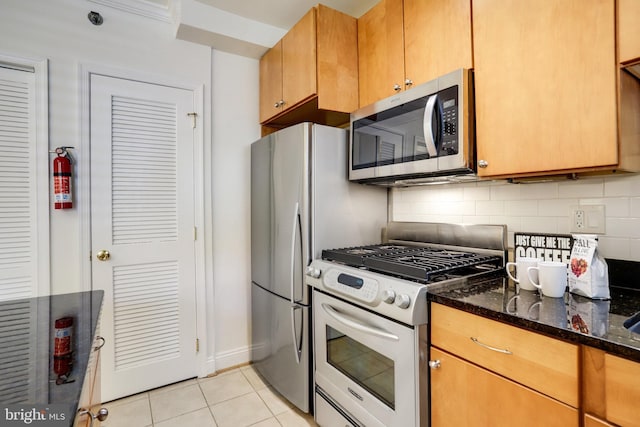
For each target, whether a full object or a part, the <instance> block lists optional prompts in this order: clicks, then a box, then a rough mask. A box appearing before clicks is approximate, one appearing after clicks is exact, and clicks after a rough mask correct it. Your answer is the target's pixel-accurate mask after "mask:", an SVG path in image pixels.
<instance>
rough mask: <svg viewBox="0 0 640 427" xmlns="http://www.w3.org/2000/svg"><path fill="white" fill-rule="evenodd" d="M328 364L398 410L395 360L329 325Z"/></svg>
mask: <svg viewBox="0 0 640 427" xmlns="http://www.w3.org/2000/svg"><path fill="white" fill-rule="evenodd" d="M327 362H329V364H330V365H331V366H333V367H334V368H336V369H337V370H339V371H340V372H342V373H343V374H344V375H346V376H347V377H349V378H350V379H351V380H353V381H355V382H356V383H358V385H360V386H361V387H363V388H364V389H366V390H367V391H368V392H369V393H371V394H372V395H374V396H376V397H377V398H378V399H380V400H381V401H382V402H384V403H385V404H386V405H387V406H389V407H390V408H391V409H395V393H394V383H395V381H394V363H393V360H391V359H389V358H388V357H386V356H383V355H382V354H380V353H378V352H376V351H374V350H372V349H371V348H369V347H367V346H366V345H364V344H362V343H360V342H358V341H356V340H354V339H353V338H351V337H349V336H347V335H345V334H343V333H342V332H340V331H338V330H337V329H334V328H332V327H331V326H327Z"/></svg>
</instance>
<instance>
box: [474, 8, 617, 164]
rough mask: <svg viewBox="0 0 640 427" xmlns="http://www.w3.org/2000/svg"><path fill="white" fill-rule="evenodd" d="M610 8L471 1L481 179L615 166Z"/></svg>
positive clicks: (615, 121)
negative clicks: (482, 177) (482, 162)
mask: <svg viewBox="0 0 640 427" xmlns="http://www.w3.org/2000/svg"><path fill="white" fill-rule="evenodd" d="M614 3H615V2H614V0H598V1H589V2H586V4H585V2H584V1H583V0H528V1H521V0H474V1H473V43H474V65H475V92H476V138H477V157H478V160H479V161H480V160H484V161H486V162H487V163H488V166H487V167H486V168H481V169H479V171H478V173H479V175H481V176H505V175H506V176H511V175H519V174H523V175H524V174H530V175H539V174H552V173H561V172H567V171H572V170H573V171H577V170H589V169H590V168H594V167H611V166H615V165H617V163H618V155H617V154H618V150H617V116H616V108H617V107H616V84H617V83H616V82H617V80H616V73H617V66H616V61H615V14H614V12H615V10H614V6H615V5H614Z"/></svg>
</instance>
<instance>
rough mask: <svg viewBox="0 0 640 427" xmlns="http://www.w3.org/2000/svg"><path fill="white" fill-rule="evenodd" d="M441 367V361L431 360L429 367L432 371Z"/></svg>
mask: <svg viewBox="0 0 640 427" xmlns="http://www.w3.org/2000/svg"><path fill="white" fill-rule="evenodd" d="M440 366H442V363H440V361H439V360H429V367H430V368H431V369H438V368H439V367H440Z"/></svg>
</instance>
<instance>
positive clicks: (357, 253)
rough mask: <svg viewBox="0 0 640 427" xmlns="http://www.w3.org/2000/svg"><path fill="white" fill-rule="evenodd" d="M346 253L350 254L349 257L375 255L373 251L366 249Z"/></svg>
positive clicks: (348, 250) (349, 250)
mask: <svg viewBox="0 0 640 427" xmlns="http://www.w3.org/2000/svg"><path fill="white" fill-rule="evenodd" d="M347 252H348V253H350V254H351V255H371V254H375V253H377V252H376V251H375V250H373V249H367V248H353V249H347Z"/></svg>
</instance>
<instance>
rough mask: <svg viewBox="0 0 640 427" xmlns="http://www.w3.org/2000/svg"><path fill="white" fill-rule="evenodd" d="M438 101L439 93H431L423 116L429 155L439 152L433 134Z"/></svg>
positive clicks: (425, 140)
mask: <svg viewBox="0 0 640 427" xmlns="http://www.w3.org/2000/svg"><path fill="white" fill-rule="evenodd" d="M437 102H438V95H431V96H430V97H429V100H428V101H427V105H426V106H425V107H424V117H423V118H422V131H423V132H424V142H425V145H426V146H427V153H429V157H435V156H436V155H437V154H438V150H437V149H436V140H435V136H434V135H433V130H432V129H433V126H432V121H433V112H434V111H435V109H436V103H437Z"/></svg>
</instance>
